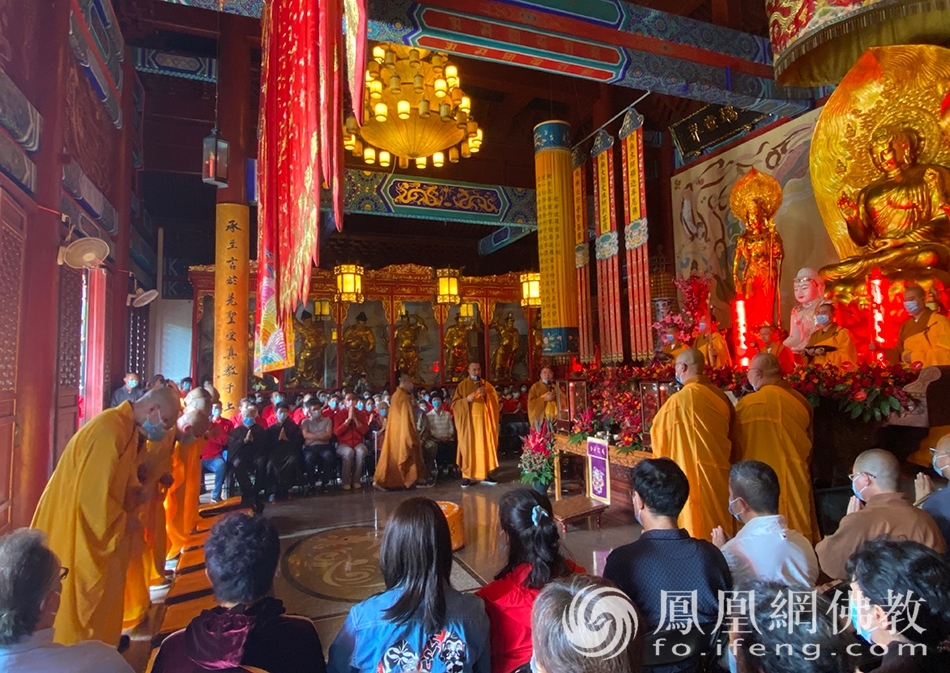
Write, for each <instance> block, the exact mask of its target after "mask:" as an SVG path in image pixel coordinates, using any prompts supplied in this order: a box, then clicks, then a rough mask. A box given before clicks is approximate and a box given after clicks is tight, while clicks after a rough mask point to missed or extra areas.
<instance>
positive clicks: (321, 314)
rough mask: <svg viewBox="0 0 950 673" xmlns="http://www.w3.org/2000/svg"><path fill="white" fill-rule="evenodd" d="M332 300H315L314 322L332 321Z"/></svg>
mask: <svg viewBox="0 0 950 673" xmlns="http://www.w3.org/2000/svg"><path fill="white" fill-rule="evenodd" d="M330 317H331V316H330V300H329V299H314V300H313V319H314V320H330Z"/></svg>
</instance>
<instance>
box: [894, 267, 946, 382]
mask: <svg viewBox="0 0 950 673" xmlns="http://www.w3.org/2000/svg"><path fill="white" fill-rule="evenodd" d="M904 310H905V311H907V316H908V317H907V320H906V321H905V322H904V324H903V325H901V328H900V332H899V334H898V337H897V350H898V353H900V358H901V361H902V362H904V363H905V364H909V365H910V364H914V363H915V362H919V363H920V364H921V365H923V366H924V367H937V366H943V365H950V320H947V319H946V318H945V317H943V316H942V315H940V314H939V313H936V312H934V311H932V310H931V309H930V308H928V307H927V295H926V293H925V292H924V290H923V288H921V287H920V286H919V285H908V286H907V288H906V289H905V290H904Z"/></svg>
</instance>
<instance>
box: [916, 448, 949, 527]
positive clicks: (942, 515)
mask: <svg viewBox="0 0 950 673" xmlns="http://www.w3.org/2000/svg"><path fill="white" fill-rule="evenodd" d="M930 453H931V456H932V457H931V461H930V464H931V466H932V467H933V470H934V472H936V473H937V475H939V476H940V477H942V478H943V479H946V478H947V476H948V475H950V435H944V436H943V437H941V438H940V440H939V441H938V442H937V446H935V447H934V448H932V449H930ZM914 492H915V493H914V495H915V497H916V501H915V502H914V504H915V505H916V506H917V507H920V508H921V509H922V510H924V511H925V512H927V514H929V515H930V516H932V517H933V520H934V521H936V522H937V526H938V527H939V528H940V532H941V534H942V535H943V539H944V541H947V540H950V488H947V487H944V488H941V489H939V490H938V489H937V487H936V486H935V485H934V482H933V479H931V478H930V475H928V474H926V473H924V472H921V473H920V474H918V475H917V478H916V479H915V480H914Z"/></svg>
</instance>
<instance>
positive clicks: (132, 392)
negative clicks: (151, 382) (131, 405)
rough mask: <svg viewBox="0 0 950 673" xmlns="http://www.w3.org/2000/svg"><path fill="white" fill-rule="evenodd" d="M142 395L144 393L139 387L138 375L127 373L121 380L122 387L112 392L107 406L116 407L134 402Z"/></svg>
mask: <svg viewBox="0 0 950 673" xmlns="http://www.w3.org/2000/svg"><path fill="white" fill-rule="evenodd" d="M144 394H145V391H144V390H142V389H141V388H140V387H139V375H138V374H136V373H135V372H129V373H127V374H126V375H125V378H124V379H122V385H121V386H119V387H118V388H116V389H115V390H114V391H113V393H112V397H111V398H110V399H109V406H110V407H117V406H119V405H120V404H122V403H123V402H135V401H137V400H138V399H139V398H140V397H142V395H144Z"/></svg>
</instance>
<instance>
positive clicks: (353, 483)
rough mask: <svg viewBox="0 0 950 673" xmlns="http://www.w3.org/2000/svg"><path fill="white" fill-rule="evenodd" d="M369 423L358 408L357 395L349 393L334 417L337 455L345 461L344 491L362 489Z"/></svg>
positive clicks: (364, 414) (343, 472)
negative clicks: (361, 482)
mask: <svg viewBox="0 0 950 673" xmlns="http://www.w3.org/2000/svg"><path fill="white" fill-rule="evenodd" d="M368 429H369V422H368V419H367V417H366V413H365V412H363V411H360V410H359V409H357V408H356V395H354V394H353V393H347V394H346V397H344V398H343V408H342V409H340V410H339V411H337V412H336V415H334V417H333V434H335V435H336V454H337V455H338V456H339V457H340V460H341V461H343V471H342V474H343V477H342V479H343V490H344V491H349V490H350V489H351V488H360V487H361V484H360V477H361V476H362V475H363V461H364V460H366V454H367V453H368V451H367V449H366V444H365V443H364V442H363V440H364V438H365V436H366V431H367V430H368Z"/></svg>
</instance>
